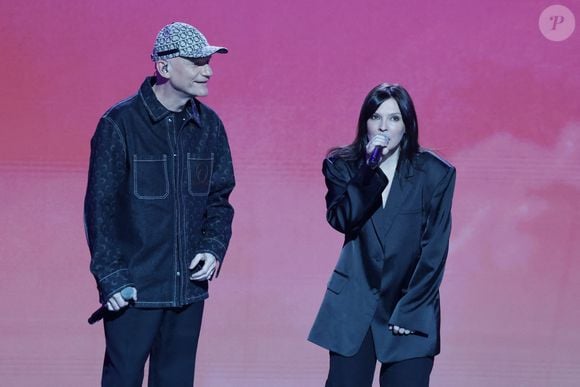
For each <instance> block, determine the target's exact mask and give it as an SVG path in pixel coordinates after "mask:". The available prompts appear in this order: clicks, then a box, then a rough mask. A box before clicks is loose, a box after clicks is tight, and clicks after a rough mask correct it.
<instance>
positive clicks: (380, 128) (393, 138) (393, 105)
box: [367, 98, 405, 155]
mask: <svg viewBox="0 0 580 387" xmlns="http://www.w3.org/2000/svg"><path fill="white" fill-rule="evenodd" d="M379 134H381V135H384V136H387V137H388V138H389V143H388V145H387V146H386V147H385V148H384V149H383V155H386V154H387V153H389V152H390V151H392V150H394V149H396V148H397V147H398V146H399V144H400V143H401V140H402V139H403V134H405V123H404V122H403V116H402V115H401V110H400V109H399V104H397V101H395V99H394V98H389V99H387V100H385V102H383V103H382V104H380V105H379V107H378V108H377V110H376V111H375V112H374V113H373V114H372V115H371V117H370V118H369V119H368V120H367V137H368V140H369V141H370V140H371V139H372V138H373V137H375V136H376V135H379Z"/></svg>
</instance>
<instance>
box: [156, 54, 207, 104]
mask: <svg viewBox="0 0 580 387" xmlns="http://www.w3.org/2000/svg"><path fill="white" fill-rule="evenodd" d="M210 59H211V56H208V57H205V58H190V59H188V58H182V57H177V58H172V59H169V60H168V61H167V62H168V67H169V83H170V84H171V86H172V87H173V89H174V90H175V91H177V92H179V93H182V94H185V95H187V96H189V97H204V96H206V95H207V94H208V89H207V82H208V81H209V79H210V78H211V76H212V74H213V71H212V70H211V67H210V66H209V60H210Z"/></svg>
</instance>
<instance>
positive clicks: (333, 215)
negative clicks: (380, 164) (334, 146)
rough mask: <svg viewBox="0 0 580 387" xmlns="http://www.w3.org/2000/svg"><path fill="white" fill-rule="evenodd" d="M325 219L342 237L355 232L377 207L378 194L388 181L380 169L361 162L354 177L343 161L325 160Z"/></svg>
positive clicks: (379, 195)
mask: <svg viewBox="0 0 580 387" xmlns="http://www.w3.org/2000/svg"><path fill="white" fill-rule="evenodd" d="M322 173H323V174H324V177H325V181H326V187H327V188H328V192H327V194H326V220H327V221H328V223H329V224H330V225H331V226H332V227H333V228H334V229H336V230H338V231H340V232H341V233H344V234H349V233H353V232H357V231H358V230H359V229H360V227H362V225H363V224H364V223H365V222H366V221H367V220H368V219H369V218H370V217H371V215H372V214H373V212H374V211H376V210H377V208H378V206H380V204H381V192H383V190H384V189H385V187H386V186H387V184H388V183H389V180H388V179H387V177H386V176H385V174H384V173H383V172H382V171H381V169H380V168H376V169H371V168H369V167H368V166H367V165H366V164H364V163H363V165H362V166H360V167H359V169H358V170H355V171H354V174H352V176H351V173H350V172H349V165H348V164H347V163H346V161H344V160H340V159H336V160H332V159H325V160H324V162H323V164H322Z"/></svg>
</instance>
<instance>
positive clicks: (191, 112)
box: [139, 77, 201, 126]
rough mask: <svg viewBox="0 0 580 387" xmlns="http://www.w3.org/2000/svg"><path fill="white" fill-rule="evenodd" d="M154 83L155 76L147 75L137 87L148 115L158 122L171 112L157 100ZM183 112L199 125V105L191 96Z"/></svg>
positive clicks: (188, 118)
mask: <svg viewBox="0 0 580 387" xmlns="http://www.w3.org/2000/svg"><path fill="white" fill-rule="evenodd" d="M154 84H155V77H147V78H145V80H144V81H143V83H142V84H141V87H140V88H139V95H140V96H141V100H142V101H143V105H145V109H147V112H148V113H149V117H151V120H153V121H154V122H159V121H161V120H162V119H164V118H165V117H167V116H168V115H170V114H173V112H171V111H169V110H167V109H166V108H165V106H163V105H162V104H161V102H159V100H158V99H157V97H156V96H155V93H154V92H153V85H154ZM185 111H186V112H185V113H186V118H187V120H193V121H194V122H195V123H196V124H197V125H198V126H201V107H200V102H199V101H198V100H197V99H195V98H191V99H190V100H189V102H188V103H187V104H186V105H185Z"/></svg>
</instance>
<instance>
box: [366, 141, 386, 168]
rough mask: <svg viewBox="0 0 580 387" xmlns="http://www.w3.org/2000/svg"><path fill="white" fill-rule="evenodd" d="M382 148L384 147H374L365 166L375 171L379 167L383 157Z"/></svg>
mask: <svg viewBox="0 0 580 387" xmlns="http://www.w3.org/2000/svg"><path fill="white" fill-rule="evenodd" d="M383 148H384V146H376V147H375V149H373V151H372V152H371V155H370V156H369V158H368V159H367V165H368V166H369V167H371V168H372V169H375V168H376V167H378V166H379V163H380V162H381V157H382V155H383Z"/></svg>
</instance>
